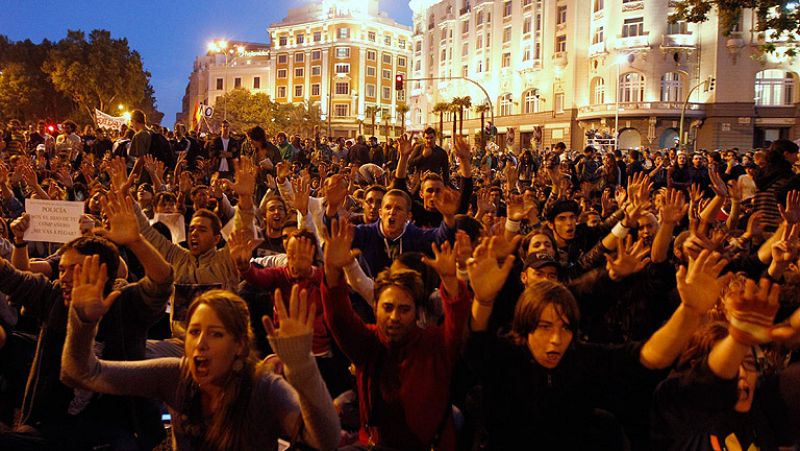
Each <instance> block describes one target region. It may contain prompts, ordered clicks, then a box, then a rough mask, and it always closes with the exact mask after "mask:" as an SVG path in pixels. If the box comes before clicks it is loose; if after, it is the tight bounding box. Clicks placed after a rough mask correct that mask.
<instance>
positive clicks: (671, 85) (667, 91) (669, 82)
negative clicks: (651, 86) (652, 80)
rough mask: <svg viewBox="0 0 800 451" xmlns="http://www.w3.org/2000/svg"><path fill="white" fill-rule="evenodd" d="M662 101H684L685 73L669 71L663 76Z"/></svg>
mask: <svg viewBox="0 0 800 451" xmlns="http://www.w3.org/2000/svg"><path fill="white" fill-rule="evenodd" d="M661 101H662V102H681V101H683V74H681V73H680V72H667V73H666V74H664V75H663V76H662V77H661Z"/></svg>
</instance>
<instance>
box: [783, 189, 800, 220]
mask: <svg viewBox="0 0 800 451" xmlns="http://www.w3.org/2000/svg"><path fill="white" fill-rule="evenodd" d="M778 211H780V213H781V217H782V218H783V220H784V221H786V224H797V223H798V222H800V191H789V193H788V194H787V195H786V207H784V206H783V205H781V204H778Z"/></svg>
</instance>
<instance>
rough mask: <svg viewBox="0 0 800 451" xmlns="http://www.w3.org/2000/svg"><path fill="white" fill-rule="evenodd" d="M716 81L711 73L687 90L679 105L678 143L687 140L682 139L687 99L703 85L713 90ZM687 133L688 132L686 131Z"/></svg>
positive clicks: (682, 144) (684, 142) (681, 144)
mask: <svg viewBox="0 0 800 451" xmlns="http://www.w3.org/2000/svg"><path fill="white" fill-rule="evenodd" d="M716 83H717V79H716V78H715V77H713V76H711V75H709V76H708V77H707V78H706V79H705V80H703V81H701V82H700V83H698V84H696V85H695V86H694V87H693V88H692V89H690V90H689V93H688V94H686V100H684V101H683V106H682V107H681V122H680V124H681V125H680V129H679V130H680V131H679V132H678V138H679V140H680V141H679V142H678V143H679V144H680V146H681V147H683V146H684V145H685V144H686V141H687V140H684V139H683V120H684V118H685V117H686V107H687V106H688V105H689V99H691V97H692V94H694V92H695V91H696V90H697V88H699V87H701V86H703V87H705V90H706V91H713V90H714V86H715V85H716ZM687 134H688V133H687Z"/></svg>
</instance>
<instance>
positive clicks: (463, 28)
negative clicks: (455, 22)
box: [461, 20, 469, 34]
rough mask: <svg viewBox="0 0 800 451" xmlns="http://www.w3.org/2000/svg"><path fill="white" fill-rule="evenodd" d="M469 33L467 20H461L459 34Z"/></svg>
mask: <svg viewBox="0 0 800 451" xmlns="http://www.w3.org/2000/svg"><path fill="white" fill-rule="evenodd" d="M466 33H469V21H468V20H465V21H463V22H461V34H466Z"/></svg>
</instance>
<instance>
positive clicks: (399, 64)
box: [397, 56, 406, 67]
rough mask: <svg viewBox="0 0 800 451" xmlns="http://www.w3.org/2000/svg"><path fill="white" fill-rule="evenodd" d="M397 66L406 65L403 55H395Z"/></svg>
mask: <svg viewBox="0 0 800 451" xmlns="http://www.w3.org/2000/svg"><path fill="white" fill-rule="evenodd" d="M397 66H398V67H406V58H405V57H404V56H398V57H397Z"/></svg>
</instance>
